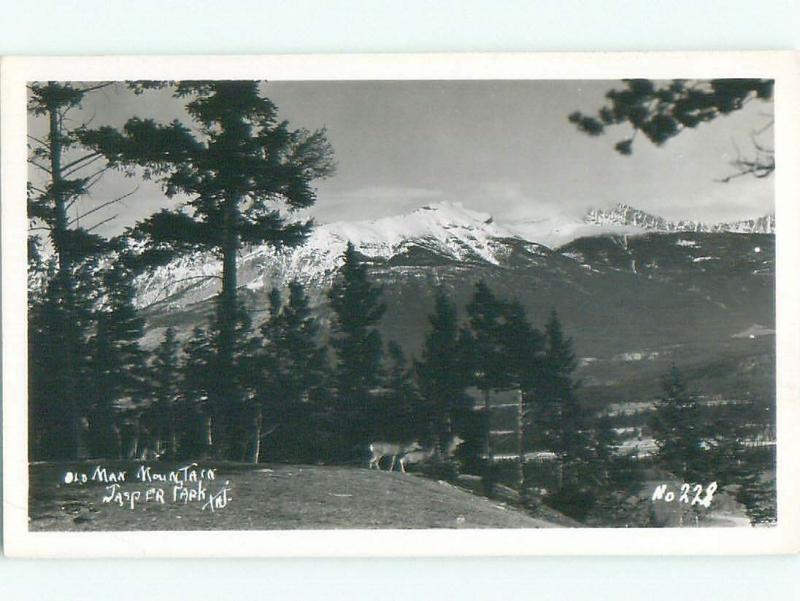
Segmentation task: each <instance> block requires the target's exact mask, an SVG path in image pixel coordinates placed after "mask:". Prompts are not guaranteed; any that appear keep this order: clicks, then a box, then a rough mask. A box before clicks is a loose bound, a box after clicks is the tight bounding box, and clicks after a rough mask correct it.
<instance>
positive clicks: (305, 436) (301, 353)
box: [256, 281, 328, 461]
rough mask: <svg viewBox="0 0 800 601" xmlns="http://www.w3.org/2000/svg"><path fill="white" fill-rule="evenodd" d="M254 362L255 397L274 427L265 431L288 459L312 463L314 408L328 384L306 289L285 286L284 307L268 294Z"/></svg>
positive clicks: (273, 293) (276, 296) (275, 294)
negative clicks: (260, 340)
mask: <svg viewBox="0 0 800 601" xmlns="http://www.w3.org/2000/svg"><path fill="white" fill-rule="evenodd" d="M261 334H262V344H261V349H260V351H259V353H258V356H257V358H256V369H257V371H258V372H259V376H258V382H257V399H258V402H259V403H260V404H261V406H262V407H263V409H262V412H263V414H264V415H265V416H266V418H267V420H268V421H269V422H270V423H271V424H272V427H270V428H269V429H268V432H270V433H272V432H274V431H275V429H278V432H277V434H274V435H273V434H271V436H273V437H274V438H275V440H276V443H275V445H273V446H274V447H277V448H280V449H281V451H282V452H283V453H284V455H285V456H286V457H287V458H292V459H294V460H306V461H308V460H311V459H312V456H313V452H314V449H312V448H311V447H312V446H313V444H312V441H313V440H314V431H313V430H314V427H315V424H316V415H315V413H316V408H317V405H318V403H319V402H320V401H321V399H322V398H323V394H324V387H325V386H326V384H327V377H328V365H327V356H326V349H325V348H324V347H323V346H322V345H321V344H320V342H319V323H318V321H317V319H316V318H315V317H314V316H313V315H312V313H311V306H310V303H309V299H308V296H307V295H306V293H305V289H304V287H303V286H302V284H300V283H299V282H296V281H295V282H291V283H290V284H289V299H288V302H287V303H286V304H285V305H283V304H282V300H281V296H280V292H279V291H278V290H277V289H273V290H272V291H271V293H270V317H269V319H268V320H267V321H266V322H265V323H264V325H263V326H262V327H261Z"/></svg>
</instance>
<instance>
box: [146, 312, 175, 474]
mask: <svg viewBox="0 0 800 601" xmlns="http://www.w3.org/2000/svg"><path fill="white" fill-rule="evenodd" d="M179 351H180V345H179V343H178V339H177V337H176V333H175V328H173V327H169V328H167V329H166V330H165V331H164V338H162V340H161V343H160V344H159V345H158V347H156V349H155V351H154V353H153V359H152V362H151V367H150V373H151V380H152V394H153V407H152V413H153V415H154V418H155V420H154V421H155V424H156V427H157V428H158V431H157V440H158V443H159V445H163V446H164V449H165V451H164V452H165V454H166V455H167V456H168V457H171V458H173V457H176V456H177V455H178V417H179V414H178V404H179V403H180V387H179V386H180V363H179V356H178V355H179Z"/></svg>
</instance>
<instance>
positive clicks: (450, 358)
mask: <svg viewBox="0 0 800 601" xmlns="http://www.w3.org/2000/svg"><path fill="white" fill-rule="evenodd" d="M428 321H429V323H430V330H429V331H428V334H427V335H426V337H425V342H424V343H423V347H422V356H421V358H420V360H419V361H417V362H416V365H415V371H416V374H417V379H418V381H419V388H420V394H421V395H422V398H423V399H424V407H425V409H426V411H425V413H426V417H427V419H426V421H427V422H428V424H429V427H430V429H431V432H430V434H431V435H432V438H433V442H434V444H435V445H436V448H437V450H438V451H439V452H440V453H442V452H443V451H444V450H445V449H447V447H448V446H449V445H450V443H451V441H452V440H453V437H454V436H455V434H456V432H457V431H458V426H459V422H460V421H463V419H465V418H466V415H465V414H466V412H467V411H468V410H470V409H471V402H470V400H469V398H468V397H467V396H466V387H467V378H468V375H469V374H468V371H467V369H466V365H465V361H464V353H463V352H462V346H461V342H462V341H461V340H459V328H458V316H457V314H456V307H455V305H454V304H453V303H452V301H451V300H450V299H449V298H448V297H447V295H446V294H445V292H444V290H442V289H439V290H437V292H436V297H435V301H434V308H433V313H431V314H430V315H429V316H428Z"/></svg>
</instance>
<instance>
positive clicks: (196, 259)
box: [137, 202, 518, 307]
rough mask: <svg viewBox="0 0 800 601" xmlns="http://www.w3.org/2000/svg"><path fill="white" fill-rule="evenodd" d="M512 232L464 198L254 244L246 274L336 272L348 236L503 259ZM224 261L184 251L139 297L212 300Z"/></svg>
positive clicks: (388, 246)
mask: <svg viewBox="0 0 800 601" xmlns="http://www.w3.org/2000/svg"><path fill="white" fill-rule="evenodd" d="M509 238H518V236H517V235H516V234H515V233H513V232H512V231H510V230H509V229H506V228H504V227H502V226H499V225H497V224H495V223H494V222H493V220H492V217H491V215H489V214H487V213H480V212H477V211H472V210H470V209H466V208H464V206H463V205H461V203H449V202H442V203H437V204H434V205H429V206H425V207H422V208H420V209H417V210H415V211H413V212H411V213H408V214H405V215H399V216H396V217H385V218H382V219H377V220H375V221H360V222H337V223H330V224H324V225H320V226H318V227H316V228H315V229H314V230H313V231H312V233H311V235H310V236H309V238H308V240H307V241H306V243H305V244H304V245H303V246H301V247H298V248H293V249H282V250H275V249H273V248H271V247H268V246H259V247H255V248H252V249H249V250H247V251H246V252H244V253H243V255H242V257H241V258H240V260H239V282H240V284H241V285H243V286H245V287H247V288H249V289H251V290H258V289H261V288H264V287H265V286H270V287H271V286H278V287H280V286H283V285H285V284H286V283H288V282H289V281H291V280H293V279H298V280H300V281H302V282H304V283H310V282H315V281H316V282H320V281H322V280H326V279H332V277H333V275H334V274H335V272H336V271H337V270H338V268H339V267H340V266H341V263H342V261H343V257H342V255H343V253H344V250H345V247H346V246H347V243H348V242H352V243H353V245H354V246H355V247H356V250H358V252H359V253H361V254H362V255H364V256H366V257H368V258H370V259H376V260H388V259H391V258H392V257H394V256H396V255H398V254H401V253H403V252H404V251H405V250H407V249H408V248H410V247H412V246H417V247H422V248H425V249H427V250H429V251H432V252H434V253H436V254H438V255H441V256H443V257H446V258H449V259H452V260H454V261H469V260H472V261H475V260H477V261H484V262H487V263H491V264H494V265H498V264H500V262H501V261H502V259H503V257H504V255H505V253H507V252H508V248H507V246H506V245H505V244H503V242H502V240H504V239H509ZM221 269H222V267H221V263H220V261H218V260H209V258H208V256H207V255H203V254H200V253H197V254H193V255H190V256H187V257H183V258H180V259H177V260H176V261H173V262H172V263H170V264H169V265H166V266H164V267H160V268H158V269H156V270H154V271H153V272H152V273H150V274H147V275H146V276H144V277H142V278H141V279H140V280H139V281H138V282H137V285H138V289H139V292H138V294H137V304H139V306H142V307H145V306H149V305H152V304H153V303H155V302H158V301H161V300H164V299H166V298H168V297H170V296H172V295H174V294H175V293H177V292H181V293H182V296H184V297H186V298H185V299H184V301H182V302H187V301H188V302H193V301H200V300H205V299H207V298H209V297H210V296H212V295H213V294H215V293H216V291H217V290H218V289H219V284H220V282H219V277H218V276H219V275H220V274H221ZM187 293H188V294H187Z"/></svg>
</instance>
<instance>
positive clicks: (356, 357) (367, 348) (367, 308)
mask: <svg viewBox="0 0 800 601" xmlns="http://www.w3.org/2000/svg"><path fill="white" fill-rule="evenodd" d="M382 294H383V290H382V288H381V287H380V286H377V285H375V284H373V283H372V282H370V281H369V276H368V274H367V266H366V265H365V264H364V263H363V262H362V260H361V258H360V257H359V255H358V253H357V252H356V250H355V247H354V246H353V244H352V243H350V242H349V243H348V244H347V249H346V250H345V253H344V264H343V266H342V268H341V270H340V272H339V276H338V277H337V279H336V281H335V282H334V284H333V286H332V288H331V290H330V292H329V294H328V298H329V300H330V304H331V308H332V309H333V311H334V316H333V320H332V324H331V336H332V338H331V344H332V346H333V348H334V350H335V352H336V366H335V386H336V402H337V411H338V413H339V414H340V416H341V419H342V423H343V424H345V429H346V432H344V440H343V441H342V442H343V444H344V445H345V446H346V447H348V446H349V448H346V449H343V450H345V451H348V450H351V449H352V448H353V446H354V445H363V444H366V443H367V442H369V440H368V438H369V436H370V432H371V431H372V429H373V424H374V422H375V419H376V416H375V415H374V410H373V408H372V406H371V405H372V400H373V399H374V395H375V391H376V390H377V389H378V387H379V386H380V385H381V383H382V358H383V348H382V346H383V345H382V342H381V335H380V332H379V331H378V329H377V324H378V322H379V321H380V319H381V317H383V314H384V313H385V311H386V305H385V304H384V303H383V301H382V299H381V297H382Z"/></svg>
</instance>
